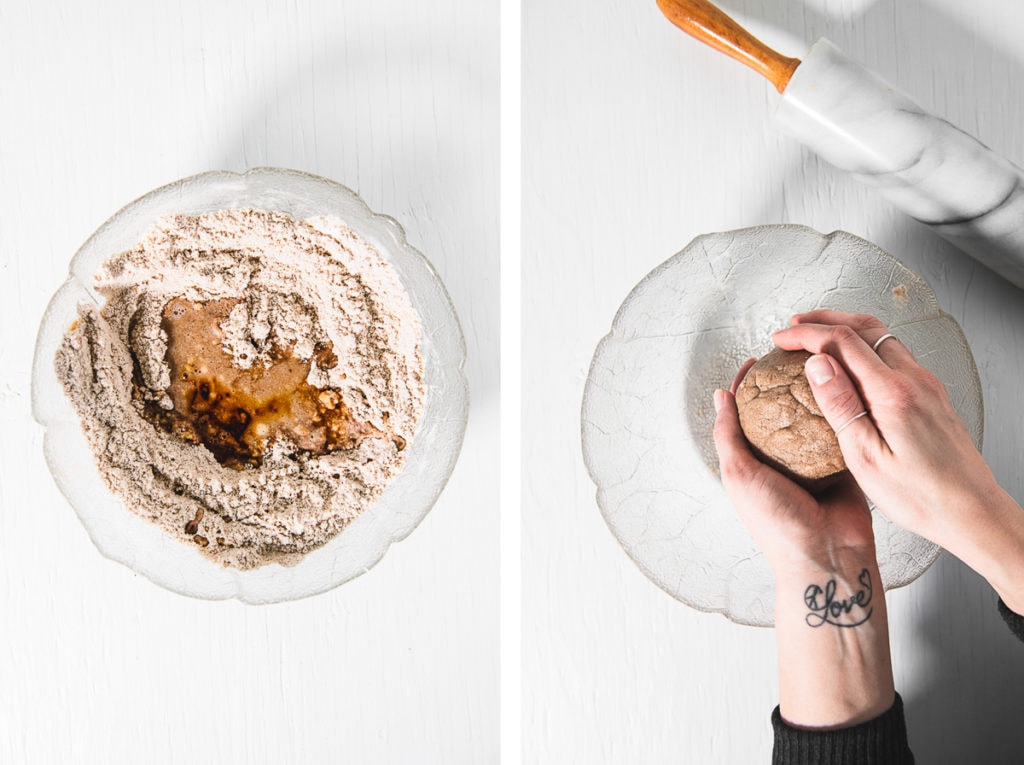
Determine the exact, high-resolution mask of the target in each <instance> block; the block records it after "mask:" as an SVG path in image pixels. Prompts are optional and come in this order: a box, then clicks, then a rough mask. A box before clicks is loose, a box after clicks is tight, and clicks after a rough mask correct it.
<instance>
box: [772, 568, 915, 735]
mask: <svg viewBox="0 0 1024 765" xmlns="http://www.w3.org/2000/svg"><path fill="white" fill-rule="evenodd" d="M847 552H848V551H847ZM840 557H841V558H842V560H841V561H837V560H835V559H830V560H829V561H828V565H827V566H825V567H822V566H821V565H819V563H817V562H809V563H807V565H806V566H804V567H798V566H794V567H791V568H787V569H784V570H781V571H780V572H779V574H778V576H777V578H776V602H775V626H776V634H777V639H778V650H779V693H780V702H779V704H780V709H781V714H782V716H783V718H784V719H785V720H786V721H787V722H788V723H789V724H791V725H796V726H802V727H815V728H838V727H847V726H850V725H856V724H858V723H861V722H865V721H867V720H870V719H872V718H874V717H877V716H878V715H880V714H882V713H883V712H885V710H887V709H888V708H889V707H890V706H891V705H892V703H893V698H894V697H895V688H894V684H893V677H892V661H891V658H890V653H889V631H888V621H887V614H886V608H885V596H884V592H883V589H882V583H881V580H880V577H879V575H878V566H877V564H876V563H875V559H874V555H873V551H872V554H871V555H870V556H868V555H862V556H860V557H857V556H853V555H846V554H843V555H841V556H840ZM833 563H838V566H833V565H832V564H833Z"/></svg>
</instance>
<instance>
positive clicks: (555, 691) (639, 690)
mask: <svg viewBox="0 0 1024 765" xmlns="http://www.w3.org/2000/svg"><path fill="white" fill-rule="evenodd" d="M723 6H726V7H728V9H729V10H730V11H732V12H734V13H736V15H737V16H738V17H739V18H741V19H742V20H744V21H746V22H748V23H749V25H750V27H751V28H752V29H753V30H754V31H755V32H757V33H759V34H761V35H762V36H763V37H764V38H765V39H766V40H767V41H769V42H770V43H774V44H776V45H777V46H778V47H780V48H781V49H782V50H783V52H786V53H789V54H790V55H797V56H799V55H802V53H803V52H804V50H805V49H806V46H808V45H809V44H810V43H811V42H813V41H814V40H815V39H817V38H818V37H822V36H827V37H829V38H830V39H832V40H833V41H834V42H835V43H837V44H838V45H839V46H840V47H841V48H843V49H844V50H845V51H846V52H847V53H848V54H850V55H851V56H853V57H854V58H856V59H858V60H860V61H862V62H864V63H865V64H867V66H868V67H869V68H871V69H874V70H875V71H877V72H878V73H879V74H881V75H882V77H884V78H885V79H887V80H889V81H891V82H893V83H895V84H897V85H898V86H899V87H901V88H902V89H903V90H904V91H906V92H907V93H909V94H910V95H911V96H913V97H914V98H915V100H917V101H918V102H919V103H920V104H921V105H922V106H924V107H926V108H929V109H932V110H933V111H935V112H936V113H938V114H940V115H941V116H944V117H946V118H948V119H949V120H951V121H952V122H953V123H954V124H956V125H958V126H960V127H962V128H964V129H965V130H967V131H969V132H971V133H974V134H975V135H977V136H979V137H980V138H981V139H982V141H984V142H985V143H987V144H988V145H990V146H991V147H992V148H994V149H997V150H999V151H1001V152H1003V153H1004V154H1006V155H1007V156H1008V157H1009V158H1010V159H1012V160H1013V161H1014V162H1016V163H1017V164H1019V165H1020V164H1024V133H1022V130H1024V128H1022V125H1024V119H1022V115H1024V91H1022V90H1021V88H1020V85H1019V84H1020V82H1021V80H1022V79H1024V53H1022V52H1021V48H1020V46H1019V45H1018V44H1016V43H1015V42H1014V38H1013V35H1012V34H1011V32H1010V30H1016V32H1017V33H1019V31H1020V30H1021V29H1024V7H1018V4H1015V3H1006V2H1000V0H979V1H978V2H975V3H970V4H966V5H965V4H961V3H956V2H954V0H875V1H874V2H872V0H850V1H849V2H841V3H838V2H825V1H824V0H810V1H808V2H802V1H799V0H730V1H729V2H726V3H723ZM524 8H525V22H524V29H523V36H524V41H525V42H524V45H525V48H524V55H523V60H524V80H523V99H524V105H523V112H524V128H523V144H524V176H523V190H524V204H525V207H524V216H523V218H524V221H525V224H524V254H523V294H524V307H523V315H524V335H523V345H524V359H523V369H524V389H523V396H524V411H526V412H527V413H528V414H527V417H526V420H525V422H524V436H523V437H524V443H525V444H527V447H526V449H525V462H524V475H525V483H524V535H523V546H524V570H525V572H526V575H525V580H524V589H523V599H524V623H525V624H526V625H527V632H526V637H525V644H524V688H525V690H524V742H525V750H526V758H525V759H526V761H528V762H531V763H558V765H565V764H567V763H586V764H587V765H591V764H592V763H644V764H645V765H646V764H648V763H755V762H767V761H768V759H769V752H770V749H771V731H770V727H769V720H768V717H769V713H770V712H771V709H772V707H773V706H774V705H775V704H776V703H777V679H776V669H775V645H774V635H773V632H772V631H770V630H761V629H756V628H749V627H741V626H737V625H734V624H732V623H730V622H728V621H726V620H725V619H723V618H722V617H720V616H717V615H705V614H701V613H698V612H695V611H692V610H690V609H688V608H686V607H684V606H682V605H681V604H679V603H677V602H675V601H673V600H672V599H671V598H669V596H667V595H665V594H664V593H663V592H662V591H661V590H659V589H658V588H657V587H656V586H655V585H653V584H652V583H650V582H649V581H648V580H647V579H646V578H645V577H644V576H643V574H642V573H641V572H640V571H639V570H638V569H637V568H636V567H635V566H634V565H633V563H632V562H631V561H630V560H629V558H628V557H627V556H626V554H625V553H624V552H623V551H622V550H621V549H620V548H619V547H618V546H617V545H616V543H615V541H614V539H613V537H612V535H611V533H610V532H609V531H608V529H607V528H606V527H605V525H604V522H603V521H602V519H601V516H600V514H599V512H598V509H597V505H596V503H595V501H594V488H593V485H592V484H591V482H590V480H589V479H588V477H587V475H586V472H585V470H584V468H583V464H582V458H581V455H580V440H579V401H580V397H581V395H582V390H583V383H584V380H585V377H586V373H587V367H588V365H589V362H590V358H591V355H592V353H593V350H594V347H595V345H596V344H597V342H598V340H599V339H600V338H601V337H602V336H603V335H604V334H605V333H606V332H607V330H608V327H609V326H610V324H611V320H612V317H613V315H614V312H615V310H616V308H617V307H618V305H619V303H620V302H621V301H622V299H623V298H624V297H625V296H626V294H627V293H628V291H629V290H630V288H631V287H632V286H633V285H634V284H635V283H636V282H637V281H639V280H640V278H641V277H643V276H644V275H645V274H646V273H647V272H648V271H649V270H651V269H652V268H653V267H655V266H656V265H657V264H659V263H660V262H662V261H663V260H665V259H666V258H668V257H669V256H670V255H672V254H674V253H675V252H677V251H678V250H680V249H681V248H682V247H683V246H684V245H685V244H686V243H687V242H689V241H690V239H692V238H693V237H694V236H696V235H698V234H700V233H704V232H710V231H721V230H727V229H732V228H739V227H743V226H749V225H754V224H759V223H779V222H791V223H804V224H807V225H810V226H813V227H815V228H817V229H818V230H820V231H823V232H826V233H827V232H829V231H832V230H834V229H845V230H848V231H850V232H852V233H854V234H857V235H859V236H863V237H865V238H867V239H869V240H872V241H874V242H876V243H878V244H879V245H880V246H882V247H883V248H885V249H886V250H888V251H889V252H891V253H892V254H894V255H895V256H896V257H898V258H900V259H901V260H903V261H904V262H905V263H906V264H907V265H908V266H909V267H910V268H912V269H914V270H915V271H917V272H918V273H920V274H921V275H922V276H923V277H924V278H925V279H926V280H927V281H928V282H929V283H930V284H931V285H932V287H933V288H934V289H935V290H936V293H937V295H938V298H939V301H940V303H941V305H942V306H943V307H944V308H945V310H947V311H948V312H950V313H951V314H952V315H953V316H954V317H955V318H956V319H957V320H958V321H959V322H960V323H961V325H962V326H963V328H964V331H965V333H966V335H967V337H968V340H969V341H970V343H971V344H972V348H973V351H974V354H975V358H976V361H977V363H978V367H979V369H980V372H981V378H982V383H983V387H984V394H985V404H986V445H985V454H986V456H987V457H988V459H989V461H990V463H991V464H992V466H993V468H994V470H995V471H996V474H997V475H998V477H999V479H1000V480H1001V482H1002V483H1003V485H1004V486H1006V487H1007V488H1008V489H1009V490H1010V491H1011V492H1012V493H1013V494H1014V495H1015V496H1016V497H1017V499H1018V500H1022V499H1024V473H1022V471H1021V470H1020V464H1021V436H1022V432H1024V413H1022V412H1021V409H1020V392H1019V390H1020V389H1019V382H1018V380H1019V379H1020V378H1021V375H1022V374H1024V300H1022V299H1021V298H1022V293H1021V292H1020V291H1019V290H1017V289H1015V288H1013V287H1011V286H1010V285H1009V284H1007V283H1005V282H1003V281H1001V280H1000V279H998V278H997V277H995V276H994V275H993V274H992V273H990V272H988V271H986V270H985V269H984V268H982V267H980V266H977V265H975V264H974V262H973V261H971V260H970V259H969V258H967V257H966V256H963V255H961V254H960V253H959V252H958V251H956V250H954V249H953V248H952V246H951V245H949V244H947V243H945V242H943V241H942V240H941V239H939V238H938V237H937V236H935V235H934V234H933V233H931V232H929V231H928V230H926V229H925V228H924V227H923V226H922V225H920V224H918V223H915V222H914V221H912V220H910V219H909V218H907V217H906V216H905V215H903V214H902V213H898V212H896V211H895V210H893V209H892V208H890V207H889V206H887V204H886V203H885V202H883V201H882V200H880V199H879V198H878V197H877V196H876V195H875V194H874V193H873V192H872V191H871V190H869V189H866V188H863V187H861V186H859V185H857V183H856V182H855V181H853V180H851V179H849V178H846V177H843V176H842V175H840V174H839V173H838V172H836V171H835V170H833V169H832V168H830V167H828V166H826V165H824V164H823V163H821V162H819V161H818V160H817V159H815V158H814V157H813V156H811V155H810V154H809V153H808V152H806V151H803V150H802V149H801V147H800V146H798V145H797V144H796V143H795V142H793V141H792V140H790V139H787V138H786V137H784V136H783V135H782V134H781V133H780V132H779V131H778V130H777V129H776V128H775V127H774V126H773V124H772V122H771V114H772V112H773V110H774V107H775V104H776V102H777V99H778V95H777V94H776V93H775V91H774V89H772V88H771V86H769V85H768V84H767V83H765V82H764V81H762V80H760V79H759V78H758V77H757V76H756V75H755V74H753V73H752V72H750V71H749V70H747V69H745V68H743V67H741V66H740V65H738V64H736V63H735V62H733V61H730V60H728V59H726V58H725V57H723V56H721V55H720V54H717V53H715V52H713V51H711V50H710V49H708V48H706V47H704V46H702V45H699V44H698V43H696V42H694V41H692V40H690V39H689V38H687V37H685V36H684V35H683V34H682V33H681V32H679V31H677V30H676V29H675V28H674V27H672V26H671V25H670V24H669V23H668V22H667V21H666V20H665V19H664V18H663V17H662V16H661V14H660V12H659V11H658V9H657V7H656V5H655V3H654V1H653V0H645V2H626V1H625V0H597V2H594V0H586V1H584V0H562V2H557V3H555V2H545V1H544V0H524ZM889 602H890V615H891V622H892V641H893V655H894V662H895V667H896V684H897V687H898V689H899V690H900V692H901V693H902V694H903V697H904V699H905V701H906V704H907V716H908V722H909V727H910V739H911V744H912V746H913V748H914V750H915V752H916V754H917V757H918V761H919V762H921V763H962V762H986V763H1011V762H1013V763H1015V762H1019V761H1020V754H1019V751H1020V747H1021V745H1022V744H1024V734H1022V733H1021V730H1020V725H1019V719H1020V713H1021V710H1022V709H1024V646H1021V645H1020V644H1019V643H1018V642H1017V641H1016V640H1015V639H1014V638H1013V637H1012V636H1011V635H1010V633H1009V631H1008V630H1007V629H1006V628H1005V627H1004V625H1003V624H1002V622H1001V620H1000V618H999V616H998V614H997V612H996V609H995V596H994V595H993V593H992V592H991V590H990V589H989V588H988V587H987V585H986V584H985V583H984V582H983V581H981V580H980V579H979V578H978V577H977V576H975V575H974V574H973V573H971V572H969V571H966V570H965V569H964V568H963V566H961V565H960V564H959V563H958V562H957V561H956V560H955V559H952V558H951V557H949V556H944V557H943V558H942V559H940V561H939V563H937V564H936V565H935V566H933V568H932V569H930V570H929V571H928V572H926V574H925V575H924V576H923V577H922V578H921V579H919V580H918V581H917V582H915V583H914V584H912V585H911V586H909V587H907V588H905V589H903V590H899V591H896V592H893V593H892V594H891V595H890V601H889ZM822 682H827V678H822Z"/></svg>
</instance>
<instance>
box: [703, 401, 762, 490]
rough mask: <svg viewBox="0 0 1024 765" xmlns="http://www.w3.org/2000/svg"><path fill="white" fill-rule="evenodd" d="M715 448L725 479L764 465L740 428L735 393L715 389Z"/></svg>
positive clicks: (751, 472) (749, 473) (747, 472)
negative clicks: (748, 444) (751, 448)
mask: <svg viewBox="0 0 1024 765" xmlns="http://www.w3.org/2000/svg"><path fill="white" fill-rule="evenodd" d="M715 412H717V414H718V416H717V418H716V419H715V431H714V436H715V448H716V449H717V450H718V464H719V466H720V467H721V470H722V478H723V480H726V481H728V480H730V479H731V478H736V477H738V476H741V475H752V474H753V472H754V471H756V470H758V469H759V468H760V467H762V463H761V462H760V461H758V459H757V457H755V456H754V455H753V453H752V452H751V451H750V447H749V446H747V439H746V438H745V437H744V435H743V430H742V429H741V428H740V415H739V412H738V411H737V409H736V399H735V398H734V397H733V394H732V393H730V392H728V391H724V390H716V391H715Z"/></svg>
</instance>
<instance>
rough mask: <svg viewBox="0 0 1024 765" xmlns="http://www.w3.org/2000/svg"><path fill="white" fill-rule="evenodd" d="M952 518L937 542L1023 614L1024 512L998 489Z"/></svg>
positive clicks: (1012, 608)
mask: <svg viewBox="0 0 1024 765" xmlns="http://www.w3.org/2000/svg"><path fill="white" fill-rule="evenodd" d="M951 516H952V518H951V521H952V522H951V523H948V524H946V525H945V527H944V528H943V529H942V533H941V536H939V538H938V539H936V540H935V541H936V542H937V543H938V544H940V545H941V546H942V547H944V548H945V549H946V550H948V551H949V552H951V553H953V555H955V556H956V557H958V558H959V559H960V560H962V561H963V562H964V563H966V564H967V565H968V566H970V567H971V568H972V569H974V570H975V571H977V572H978V573H979V574H981V576H983V577H985V579H986V580H988V583H989V584H990V585H991V586H992V588H993V589H994V590H995V591H996V592H997V593H998V594H999V596H1000V597H1001V598H1002V599H1003V602H1004V603H1005V604H1006V605H1007V607H1009V608H1010V609H1011V610H1012V611H1015V612H1016V613H1018V614H1024V510H1021V508H1020V505H1018V504H1017V503H1016V501H1014V499H1013V497H1011V496H1010V495H1009V494H1007V493H1006V492H1005V491H1004V490H1003V489H1001V488H1000V487H998V486H995V487H994V488H993V490H992V491H991V492H989V493H988V494H986V496H984V497H978V498H977V500H976V501H974V502H968V503H965V505H964V507H962V508H961V509H960V510H959V512H955V513H951Z"/></svg>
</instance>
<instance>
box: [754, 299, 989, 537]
mask: <svg viewBox="0 0 1024 765" xmlns="http://www.w3.org/2000/svg"><path fill="white" fill-rule="evenodd" d="M886 332H887V330H886V328H885V327H884V326H883V325H882V323H881V322H880V321H879V320H878V319H876V318H875V317H873V316H864V315H855V314H849V313H840V312H838V311H827V310H821V311H812V312H810V313H805V314H800V315H797V316H794V317H793V319H792V326H790V327H789V328H787V329H784V330H781V331H780V332H777V333H775V335H774V340H775V344H776V345H778V346H779V347H780V348H783V349H786V350H798V349H801V348H802V349H805V350H807V351H810V352H811V353H812V354H815V355H814V356H812V357H811V358H810V359H808V361H807V364H806V367H805V370H806V373H807V378H808V382H809V383H810V386H811V391H812V392H813V393H814V398H815V400H816V401H817V403H818V406H819V407H820V408H821V410H822V413H823V414H824V415H825V418H826V419H827V420H828V422H829V424H830V425H831V426H832V428H833V429H834V430H839V429H840V428H841V427H842V426H843V424H844V423H847V422H849V425H848V426H847V427H846V428H843V429H842V431H841V432H840V433H839V436H838V438H839V445H840V448H841V449H842V451H843V456H844V457H845V459H846V463H847V467H849V469H850V472H851V473H852V474H853V476H854V478H856V479H857V483H858V484H860V486H861V488H862V489H863V490H864V492H865V493H866V494H867V495H868V496H869V497H871V499H872V500H874V501H875V502H877V503H878V505H879V506H880V507H881V508H882V509H883V510H884V511H885V514H886V515H887V516H888V517H889V518H890V520H892V521H893V522H894V523H896V524H898V525H900V526H903V527H904V528H907V529H909V530H911V531H913V532H915V533H916V534H919V535H921V536H923V537H926V538H928V539H930V540H932V541H933V542H936V543H938V544H940V545H942V546H943V547H947V548H950V549H953V551H954V552H956V550H955V549H954V547H952V545H953V544H954V543H955V541H956V540H957V536H958V535H960V534H962V533H963V531H964V529H965V527H968V528H973V527H974V526H975V525H976V524H979V523H986V522H988V523H990V522H991V520H990V519H988V518H987V509H988V508H987V502H988V500H989V499H990V498H992V497H994V496H996V495H998V494H1000V493H1002V490H1001V489H1000V488H999V486H998V484H997V482H996V480H995V477H994V476H993V475H992V471H991V470H990V469H989V467H988V465H987V464H986V463H985V460H984V459H983V458H982V456H981V454H980V453H979V452H978V450H977V449H976V448H975V446H974V443H973V442H972V440H971V436H970V434H969V433H968V432H967V428H966V427H965V426H964V424H963V422H962V421H961V420H960V417H959V416H958V415H957V413H956V410H954V408H953V404H952V403H951V402H950V399H949V395H948V394H947V393H946V389H945V388H944V387H943V385H942V383H941V382H940V381H939V380H938V379H937V378H936V377H935V375H933V374H932V373H931V372H929V371H928V370H926V369H924V367H922V366H921V365H919V364H918V363H917V362H916V361H915V360H914V357H913V355H912V354H911V353H910V351H909V350H908V349H907V348H906V347H905V346H904V345H903V344H902V343H901V342H900V341H899V340H898V339H896V338H890V339H888V340H886V341H884V342H883V343H882V344H881V345H880V346H879V347H878V352H877V353H876V352H875V351H874V350H872V345H873V344H874V343H875V341H877V340H878V339H879V338H881V337H882V336H883V335H885V334H886ZM863 411H867V412H868V413H869V414H868V416H865V417H861V418H860V419H857V420H854V421H852V422H850V419H851V418H852V417H854V416H855V415H857V414H859V413H861V412H863Z"/></svg>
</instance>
